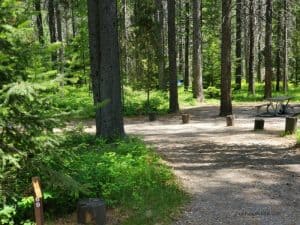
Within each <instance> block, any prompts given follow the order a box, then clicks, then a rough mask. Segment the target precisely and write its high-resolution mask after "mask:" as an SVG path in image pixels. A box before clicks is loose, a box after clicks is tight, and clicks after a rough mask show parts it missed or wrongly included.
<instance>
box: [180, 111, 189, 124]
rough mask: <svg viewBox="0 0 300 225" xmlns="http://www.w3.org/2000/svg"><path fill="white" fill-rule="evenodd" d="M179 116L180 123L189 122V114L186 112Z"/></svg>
mask: <svg viewBox="0 0 300 225" xmlns="http://www.w3.org/2000/svg"><path fill="white" fill-rule="evenodd" d="M181 118H182V123H184V124H185V123H189V122H190V115H189V114H187V113H184V114H182V115H181Z"/></svg>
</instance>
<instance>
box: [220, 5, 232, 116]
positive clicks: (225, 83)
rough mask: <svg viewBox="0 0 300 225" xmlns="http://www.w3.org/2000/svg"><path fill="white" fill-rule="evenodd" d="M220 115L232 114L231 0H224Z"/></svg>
mask: <svg viewBox="0 0 300 225" xmlns="http://www.w3.org/2000/svg"><path fill="white" fill-rule="evenodd" d="M222 18H223V19H222V35H221V36H222V45H221V107H220V116H227V115H232V102H231V0H222Z"/></svg>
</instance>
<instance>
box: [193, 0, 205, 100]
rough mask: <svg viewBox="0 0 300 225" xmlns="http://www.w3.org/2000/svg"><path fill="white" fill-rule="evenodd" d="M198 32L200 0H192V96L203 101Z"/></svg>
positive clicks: (199, 35)
mask: <svg viewBox="0 0 300 225" xmlns="http://www.w3.org/2000/svg"><path fill="white" fill-rule="evenodd" d="M200 32H201V31H200V2H199V0H193V97H194V98H196V99H197V100H198V101H199V102H203V100H204V93H203V78H202V64H201V59H202V57H201V47H200V44H201V40H200V37H201V34H200Z"/></svg>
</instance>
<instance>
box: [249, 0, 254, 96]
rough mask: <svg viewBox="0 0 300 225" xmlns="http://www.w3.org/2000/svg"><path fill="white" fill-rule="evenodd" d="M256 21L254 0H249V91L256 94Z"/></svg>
mask: <svg viewBox="0 0 300 225" xmlns="http://www.w3.org/2000/svg"><path fill="white" fill-rule="evenodd" d="M254 22H255V14H254V0H249V65H248V69H249V72H248V74H249V86H248V93H249V94H252V95H254V94H255V79H254V44H255V39H254Z"/></svg>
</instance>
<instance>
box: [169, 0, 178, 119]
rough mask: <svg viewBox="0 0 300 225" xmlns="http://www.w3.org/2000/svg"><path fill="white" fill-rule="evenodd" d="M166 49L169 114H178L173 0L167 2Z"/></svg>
mask: <svg viewBox="0 0 300 225" xmlns="http://www.w3.org/2000/svg"><path fill="white" fill-rule="evenodd" d="M168 28H169V29H168V48H169V79H170V104H169V111H170V112H171V113H175V112H178V110H179V104H178V90H177V73H176V28H175V0H168Z"/></svg>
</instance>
